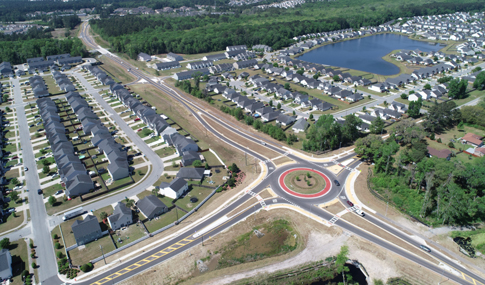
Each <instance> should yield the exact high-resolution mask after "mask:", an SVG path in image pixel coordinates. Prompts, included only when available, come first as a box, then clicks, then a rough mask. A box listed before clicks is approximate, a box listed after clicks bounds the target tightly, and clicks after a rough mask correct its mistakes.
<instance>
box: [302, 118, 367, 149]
mask: <svg viewBox="0 0 485 285" xmlns="http://www.w3.org/2000/svg"><path fill="white" fill-rule="evenodd" d="M361 124H362V120H361V119H359V118H358V117H356V116H355V115H353V114H351V115H348V116H346V117H345V121H344V123H343V124H342V125H341V124H339V123H338V122H336V121H335V119H334V117H333V116H332V115H322V116H320V117H319V118H318V120H317V121H316V122H315V124H313V125H311V126H310V128H309V129H308V131H307V133H306V140H305V141H303V150H306V151H324V150H331V149H336V148H339V147H340V146H341V145H346V144H347V143H351V142H354V141H355V140H356V139H357V138H358V137H359V136H360V131H359V130H358V127H359V126H360V125H361Z"/></svg>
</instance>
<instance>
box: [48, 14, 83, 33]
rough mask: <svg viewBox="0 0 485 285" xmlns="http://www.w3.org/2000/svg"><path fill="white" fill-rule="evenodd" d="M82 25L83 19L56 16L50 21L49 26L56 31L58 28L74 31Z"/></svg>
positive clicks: (73, 16)
mask: <svg viewBox="0 0 485 285" xmlns="http://www.w3.org/2000/svg"><path fill="white" fill-rule="evenodd" d="M79 24H81V19H80V18H79V17H78V16H77V15H71V16H62V17H59V16H54V17H52V19H51V20H50V21H49V25H50V26H51V27H53V28H55V29H57V28H66V29H69V30H71V29H74V27H76V26H77V25H79Z"/></svg>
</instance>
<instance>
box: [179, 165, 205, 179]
mask: <svg viewBox="0 0 485 285" xmlns="http://www.w3.org/2000/svg"><path fill="white" fill-rule="evenodd" d="M204 172H205V170H204V168H187V167H182V168H180V170H179V172H178V173H177V177H179V178H182V179H185V180H190V179H192V180H194V181H202V179H203V178H204V176H205V174H204Z"/></svg>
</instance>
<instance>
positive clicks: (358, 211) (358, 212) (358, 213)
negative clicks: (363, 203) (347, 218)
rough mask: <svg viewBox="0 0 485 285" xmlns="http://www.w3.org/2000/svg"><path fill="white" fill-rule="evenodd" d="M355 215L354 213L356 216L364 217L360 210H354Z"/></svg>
mask: <svg viewBox="0 0 485 285" xmlns="http://www.w3.org/2000/svg"><path fill="white" fill-rule="evenodd" d="M355 213H356V214H357V215H359V216H361V217H364V216H365V213H364V212H362V210H360V209H356V210H355Z"/></svg>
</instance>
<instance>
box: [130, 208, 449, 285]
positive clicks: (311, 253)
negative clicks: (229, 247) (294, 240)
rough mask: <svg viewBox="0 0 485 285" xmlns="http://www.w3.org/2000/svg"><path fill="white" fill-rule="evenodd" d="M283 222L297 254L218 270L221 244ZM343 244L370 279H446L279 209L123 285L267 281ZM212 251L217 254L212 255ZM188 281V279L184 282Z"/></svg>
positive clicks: (421, 281)
mask: <svg viewBox="0 0 485 285" xmlns="http://www.w3.org/2000/svg"><path fill="white" fill-rule="evenodd" d="M280 218H284V219H287V220H290V221H291V222H292V225H293V226H294V228H295V230H297V231H298V232H299V237H298V238H299V239H300V238H301V239H302V240H303V242H302V241H301V240H300V241H298V243H299V247H298V248H297V249H296V250H295V251H293V252H291V253H288V254H285V255H281V256H277V257H272V258H268V259H264V260H259V261H255V262H250V263H245V264H240V265H236V266H232V267H229V268H224V269H219V270H214V268H215V267H216V266H217V264H218V261H219V259H220V257H221V254H220V253H219V252H217V251H218V250H219V248H220V247H221V245H224V244H226V243H227V242H228V241H230V240H233V239H234V238H235V237H237V236H239V235H241V234H242V233H245V232H247V231H248V230H251V229H252V228H253V227H254V226H256V225H259V224H262V223H265V222H267V221H271V220H273V219H280ZM342 245H348V246H349V257H350V258H351V259H356V260H358V261H359V262H361V263H362V264H363V265H364V267H365V268H366V270H367V272H368V273H369V274H370V277H371V279H373V278H376V279H381V280H383V281H386V280H387V279H388V278H390V277H403V278H405V279H406V280H409V281H411V282H412V284H436V282H437V281H439V280H441V279H440V277H439V276H438V275H436V274H434V273H433V272H431V271H429V270H427V269H425V268H422V267H420V266H418V265H416V264H415V263H413V262H411V261H409V260H407V259H404V258H402V257H400V256H398V255H396V254H394V253H391V252H389V251H387V250H385V249H383V248H381V247H379V246H376V245H374V244H373V243H370V242H367V241H365V240H362V239H361V238H359V237H357V236H350V237H349V236H347V235H344V234H342V231H341V230H340V229H339V228H338V227H331V228H327V227H325V226H322V225H321V224H319V223H317V222H315V221H313V220H310V219H308V218H306V217H305V216H303V215H301V214H299V213H296V212H293V211H288V210H283V209H278V210H272V211H269V212H265V211H262V212H260V213H258V214H256V215H255V218H254V219H253V217H251V218H250V219H246V220H245V221H242V222H240V223H238V224H237V225H236V226H234V227H232V228H230V229H229V230H227V231H225V232H223V233H221V234H219V235H217V236H215V237H212V239H210V240H208V241H207V242H206V241H204V246H201V245H198V246H197V247H195V248H192V249H191V250H189V251H186V252H184V253H182V254H180V255H178V256H176V257H174V258H172V259H171V260H170V262H164V263H161V264H159V265H157V266H155V267H153V268H151V269H150V270H148V271H146V272H144V273H143V274H139V275H136V276H134V277H132V278H130V279H128V280H125V281H123V282H122V283H121V284H125V285H128V284H142V285H143V284H147V285H148V284H175V283H178V284H187V285H189V284H233V283H235V282H236V281H237V280H241V279H244V278H249V277H253V276H259V275H263V277H264V274H268V273H271V272H276V271H279V270H283V269H289V268H294V267H296V266H300V265H303V264H306V263H309V262H315V261H319V260H323V259H325V258H327V257H329V256H335V255H336V254H337V253H338V252H339V251H340V247H341V246H342ZM209 252H210V253H212V254H208V253H209ZM216 252H217V253H216ZM207 256H211V258H210V260H208V261H206V265H207V266H208V267H209V271H208V272H205V273H204V274H201V275H199V276H197V277H194V278H192V279H188V280H187V279H186V278H188V277H189V276H191V275H192V274H193V272H194V271H196V270H197V268H196V266H195V261H197V260H198V259H202V258H206V257H207ZM197 271H198V270H197ZM183 279H186V280H185V281H184V282H180V281H181V280H183ZM443 281H444V280H443ZM448 282H450V281H448ZM450 284H453V283H450Z"/></svg>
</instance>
